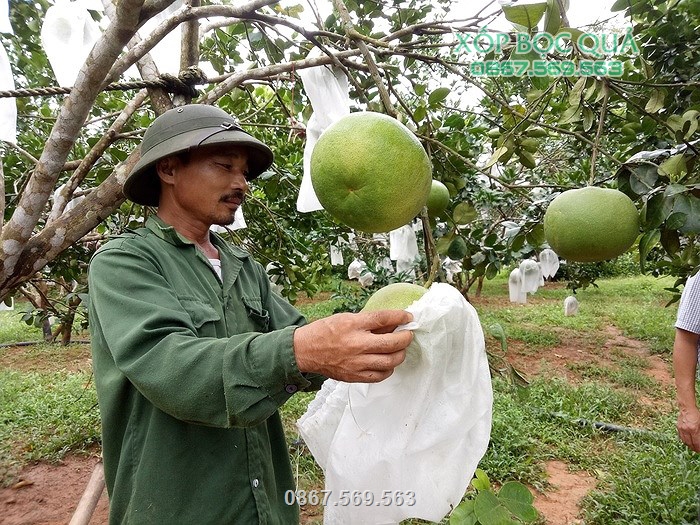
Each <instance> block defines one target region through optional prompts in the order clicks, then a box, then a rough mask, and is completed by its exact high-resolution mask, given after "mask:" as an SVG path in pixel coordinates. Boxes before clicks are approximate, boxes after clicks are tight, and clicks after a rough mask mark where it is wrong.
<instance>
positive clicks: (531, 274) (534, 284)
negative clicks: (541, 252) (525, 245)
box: [519, 259, 542, 293]
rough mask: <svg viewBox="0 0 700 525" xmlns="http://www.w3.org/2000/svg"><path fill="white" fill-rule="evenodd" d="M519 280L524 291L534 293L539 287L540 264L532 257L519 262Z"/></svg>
mask: <svg viewBox="0 0 700 525" xmlns="http://www.w3.org/2000/svg"><path fill="white" fill-rule="evenodd" d="M519 269H520V282H521V286H522V291H523V292H524V293H528V292H529V293H535V292H536V291H537V289H538V288H539V287H540V279H541V276H542V271H541V270H540V265H539V264H537V262H535V261H533V260H532V259H525V260H524V261H522V262H521V263H520V266H519Z"/></svg>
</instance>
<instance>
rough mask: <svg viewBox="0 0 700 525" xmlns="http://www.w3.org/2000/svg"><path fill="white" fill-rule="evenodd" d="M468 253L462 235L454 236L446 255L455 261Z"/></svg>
mask: <svg viewBox="0 0 700 525" xmlns="http://www.w3.org/2000/svg"><path fill="white" fill-rule="evenodd" d="M468 253H469V246H467V241H465V240H464V238H463V237H455V239H454V240H453V241H452V242H451V243H450V247H449V248H448V249H447V256H448V257H449V258H450V259H453V260H455V261H461V260H462V259H464V258H465V257H466V256H467V254H468Z"/></svg>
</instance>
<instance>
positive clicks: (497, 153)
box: [484, 146, 508, 168]
mask: <svg viewBox="0 0 700 525" xmlns="http://www.w3.org/2000/svg"><path fill="white" fill-rule="evenodd" d="M506 153H508V147H507V146H501V147H500V148H498V149H497V150H496V151H494V152H493V155H491V158H490V159H489V160H488V162H487V163H486V164H485V165H484V168H490V167H491V166H493V165H494V164H496V163H497V162H498V161H499V160H500V158H501V157H503V156H504V155H505V154H506Z"/></svg>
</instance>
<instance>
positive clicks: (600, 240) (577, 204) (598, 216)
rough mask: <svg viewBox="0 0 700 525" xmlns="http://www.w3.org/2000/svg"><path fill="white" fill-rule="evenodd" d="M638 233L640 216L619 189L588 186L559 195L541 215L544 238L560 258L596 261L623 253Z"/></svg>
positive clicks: (630, 201)
mask: <svg viewBox="0 0 700 525" xmlns="http://www.w3.org/2000/svg"><path fill="white" fill-rule="evenodd" d="M638 234H639V213H638V212H637V208H636V207H635V206H634V203H633V202H632V200H631V199H630V198H629V197H628V196H627V195H625V194H624V193H622V192H621V191H618V190H613V189H609V188H598V187H594V186H587V187H585V188H579V189H575V190H568V191H565V192H564V193H562V194H560V195H558V196H557V197H556V198H555V199H554V200H553V201H552V202H551V203H550V204H549V206H548V207H547V211H546V212H545V214H544V236H545V239H546V240H547V242H548V243H549V245H550V246H551V247H552V249H553V250H554V251H555V252H556V253H557V255H558V256H559V257H562V258H564V259H567V260H569V261H576V262H597V261H605V260H607V259H612V258H614V257H617V256H618V255H621V254H623V253H625V252H626V251H627V250H628V249H629V247H630V246H632V244H634V241H635V240H636V239H637V235H638Z"/></svg>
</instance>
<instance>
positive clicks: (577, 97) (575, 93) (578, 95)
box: [569, 77, 588, 106]
mask: <svg viewBox="0 0 700 525" xmlns="http://www.w3.org/2000/svg"><path fill="white" fill-rule="evenodd" d="M587 79H588V77H581V78H579V79H578V80H577V81H576V83H575V84H574V87H572V88H571V91H570V92H569V104H570V105H572V106H575V105H576V106H577V105H579V104H580V103H581V99H582V98H583V89H584V88H585V87H586V80H587Z"/></svg>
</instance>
